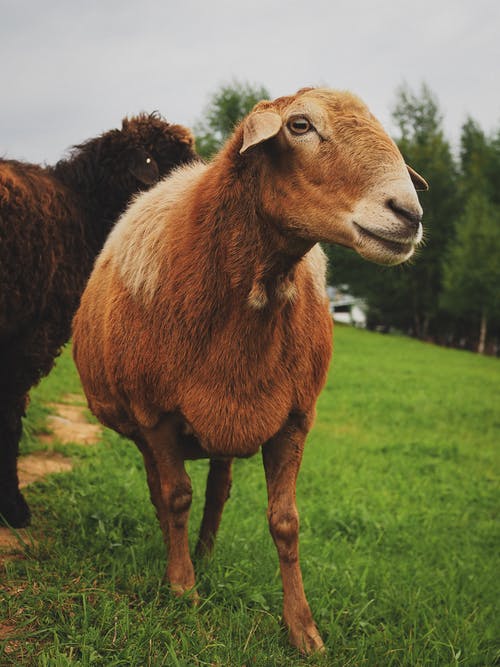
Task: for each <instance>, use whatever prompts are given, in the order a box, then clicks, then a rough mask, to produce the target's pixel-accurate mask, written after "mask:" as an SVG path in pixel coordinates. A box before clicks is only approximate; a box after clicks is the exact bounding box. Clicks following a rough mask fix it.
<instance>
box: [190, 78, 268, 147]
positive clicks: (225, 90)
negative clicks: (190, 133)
mask: <svg viewBox="0 0 500 667" xmlns="http://www.w3.org/2000/svg"><path fill="white" fill-rule="evenodd" d="M269 98H270V94H269V92H268V91H267V89H266V88H264V87H263V86H253V85H251V84H249V83H241V82H238V81H236V80H235V81H233V82H232V83H230V84H225V85H222V86H220V88H219V89H218V90H217V91H216V92H215V93H214V94H213V95H212V96H211V98H210V101H209V103H208V104H207V106H206V108H205V111H204V117H203V119H202V120H200V121H198V122H197V123H196V124H195V126H194V131H195V135H196V148H197V151H198V153H199V154H200V155H201V156H203V157H205V158H210V157H211V156H212V155H213V154H214V153H216V152H217V151H218V150H219V148H220V147H221V146H222V144H223V143H224V142H225V140H226V139H227V138H228V137H229V135H230V134H231V133H232V132H233V130H234V128H235V126H236V125H237V124H238V123H239V121H240V120H241V119H242V118H243V117H244V116H246V115H247V113H249V112H250V111H251V110H252V108H253V107H254V106H255V104H257V102H260V100H264V99H269Z"/></svg>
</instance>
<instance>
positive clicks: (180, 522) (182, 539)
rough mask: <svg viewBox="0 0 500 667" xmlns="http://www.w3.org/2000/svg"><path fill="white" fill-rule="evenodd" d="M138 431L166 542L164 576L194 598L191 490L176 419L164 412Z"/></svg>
mask: <svg viewBox="0 0 500 667" xmlns="http://www.w3.org/2000/svg"><path fill="white" fill-rule="evenodd" d="M141 432H142V435H143V437H144V440H145V442H146V444H147V447H146V448H145V449H146V451H147V452H148V453H147V454H146V457H145V460H146V470H147V474H148V483H149V486H150V492H151V498H152V500H153V503H154V504H155V505H156V508H157V512H158V519H159V521H160V526H161V530H162V533H163V538H164V540H165V544H166V545H168V547H167V559H168V565H167V570H166V579H167V580H168V581H169V583H170V586H171V588H172V591H173V592H174V593H175V594H176V595H183V594H184V593H186V592H188V591H191V597H192V598H193V600H195V601H196V599H197V594H196V592H195V591H194V586H195V577H194V568H193V563H192V562H191V557H190V555H189V543H188V519H189V510H190V507H191V500H192V490H191V480H190V479H189V477H188V475H187V473H186V470H185V467H184V457H183V453H182V447H181V442H180V439H179V437H178V420H177V419H176V418H175V416H173V415H167V416H166V417H165V418H164V419H163V420H162V421H161V422H160V423H159V424H158V425H157V426H156V427H155V428H153V429H141Z"/></svg>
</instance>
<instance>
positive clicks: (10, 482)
mask: <svg viewBox="0 0 500 667" xmlns="http://www.w3.org/2000/svg"><path fill="white" fill-rule="evenodd" d="M0 399H1V404H0V525H2V524H4V523H7V524H9V525H10V526H13V527H14V528H22V527H23V526H28V525H29V523H30V518H31V513H30V509H29V507H28V505H27V503H26V501H25V499H24V496H23V495H22V493H21V491H20V490H19V479H18V475H17V457H18V453H19V440H20V439H21V434H22V417H23V415H24V411H25V407H26V402H27V396H24V397H22V398H20V399H10V397H9V396H8V395H7V391H6V390H5V391H4V390H2V391H0Z"/></svg>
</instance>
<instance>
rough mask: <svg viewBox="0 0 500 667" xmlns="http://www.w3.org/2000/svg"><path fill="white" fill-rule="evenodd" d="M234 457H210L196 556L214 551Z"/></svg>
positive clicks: (206, 554)
mask: <svg viewBox="0 0 500 667" xmlns="http://www.w3.org/2000/svg"><path fill="white" fill-rule="evenodd" d="M232 463H233V459H210V468H209V471H208V477H207V489H206V492H205V508H204V510H203V519H202V521H201V526H200V535H199V537H198V543H197V545H196V556H198V557H203V556H208V555H210V554H211V553H212V550H213V548H214V543H215V537H216V535H217V531H218V530H219V525H220V520H221V517H222V511H223V509H224V505H225V504H226V501H227V500H228V498H229V492H230V490H231V481H232V470H231V467H232Z"/></svg>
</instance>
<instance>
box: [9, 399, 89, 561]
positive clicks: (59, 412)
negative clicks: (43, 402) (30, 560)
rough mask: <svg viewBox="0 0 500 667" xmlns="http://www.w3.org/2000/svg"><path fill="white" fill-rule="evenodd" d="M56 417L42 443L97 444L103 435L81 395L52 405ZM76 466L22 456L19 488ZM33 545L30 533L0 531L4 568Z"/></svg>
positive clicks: (49, 456)
mask: <svg viewBox="0 0 500 667" xmlns="http://www.w3.org/2000/svg"><path fill="white" fill-rule="evenodd" d="M49 407H50V408H51V410H52V411H53V414H51V415H49V417H48V418H47V427H48V429H49V430H50V431H51V432H50V433H49V434H43V435H40V436H39V440H40V442H43V443H44V444H47V445H51V444H53V443H55V442H59V443H62V444H68V443H72V444H80V445H92V444H95V443H96V442H97V441H98V440H99V438H100V435H101V427H100V426H98V425H97V424H91V423H90V422H89V421H88V419H87V414H88V412H87V408H86V407H85V405H84V403H83V397H82V396H81V395H80V394H67V395H65V396H63V398H62V402H61V403H49ZM72 467H73V463H72V461H71V459H70V458H69V457H68V456H64V455H63V454H60V453H59V452H53V451H50V450H49V451H43V452H35V453H34V454H28V455H26V456H20V457H19V460H18V473H19V486H20V487H21V488H24V487H26V486H28V485H29V484H33V483H34V482H37V481H39V480H41V479H43V478H44V477H46V475H51V474H54V473H63V472H68V471H69V470H71V469H72ZM32 542H33V538H32V537H31V536H30V534H29V532H28V531H27V530H17V531H13V530H10V529H9V528H4V527H0V565H1V564H2V562H5V561H6V560H10V559H12V558H20V557H22V554H23V552H24V551H25V549H26V548H27V547H29V546H30V545H31V544H32Z"/></svg>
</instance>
